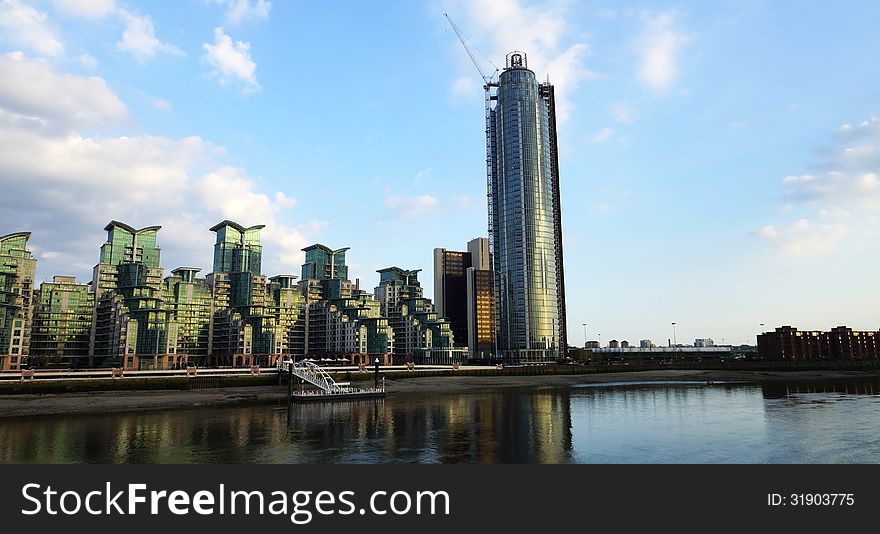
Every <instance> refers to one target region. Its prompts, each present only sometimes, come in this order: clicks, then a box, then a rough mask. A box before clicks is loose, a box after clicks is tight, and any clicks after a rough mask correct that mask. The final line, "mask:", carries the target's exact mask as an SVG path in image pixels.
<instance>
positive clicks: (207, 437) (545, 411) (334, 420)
mask: <svg viewBox="0 0 880 534" xmlns="http://www.w3.org/2000/svg"><path fill="white" fill-rule="evenodd" d="M877 395H880V380H878V379H856V380H837V381H834V380H832V381H809V382H806V381H805V382H788V383H766V384H763V385H758V384H726V385H725V384H716V385H712V386H707V385H706V384H705V383H702V384H693V385H681V384H668V385H662V384H651V385H626V386H622V385H610V386H598V387H596V386H594V387H574V388H564V387H563V388H525V389H506V390H497V391H483V392H478V393H471V394H458V395H454V394H441V393H436V394H407V395H402V394H401V395H393V396H390V397H388V398H387V399H385V400H369V401H359V402H348V403H330V404H296V405H290V406H288V405H286V404H283V405H256V406H242V407H234V408H210V409H196V410H177V411H166V412H147V413H132V414H108V415H92V416H68V417H31V418H22V419H8V420H3V419H0V463H81V462H90V463H387V462H415V463H570V462H595V463H643V462H648V463H667V462H681V461H686V462H699V463H733V462H737V463H738V462H749V463H763V462H774V463H777V462H778V463H785V462H799V461H807V462H822V461H849V462H860V461H863V460H864V459H865V458H868V459H873V460H874V461H876V458H877V457H878V455H880V443H878V442H877V441H876V439H875V437H874V436H875V435H876V430H877V420H878V419H877V417H878V415H880V402H878V399H877ZM835 400H839V402H835ZM817 428H823V429H824V430H823V431H822V432H817V431H816V429H817ZM843 435H845V436H847V437H846V440H843V441H841V439H838V437H839V436H843ZM793 444H796V446H795V445H793ZM817 451H819V452H817Z"/></svg>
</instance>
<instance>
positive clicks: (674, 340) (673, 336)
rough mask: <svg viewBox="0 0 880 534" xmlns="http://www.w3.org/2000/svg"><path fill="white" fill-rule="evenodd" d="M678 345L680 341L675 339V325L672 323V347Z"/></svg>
mask: <svg viewBox="0 0 880 534" xmlns="http://www.w3.org/2000/svg"><path fill="white" fill-rule="evenodd" d="M676 345H678V340H677V339H675V323H672V346H673V347H674V346H676Z"/></svg>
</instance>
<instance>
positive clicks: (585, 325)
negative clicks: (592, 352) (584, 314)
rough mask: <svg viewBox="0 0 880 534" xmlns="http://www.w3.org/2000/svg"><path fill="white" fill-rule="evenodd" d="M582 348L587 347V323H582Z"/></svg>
mask: <svg viewBox="0 0 880 534" xmlns="http://www.w3.org/2000/svg"><path fill="white" fill-rule="evenodd" d="M584 348H587V323H584Z"/></svg>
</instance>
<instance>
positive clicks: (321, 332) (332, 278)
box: [300, 245, 395, 358]
mask: <svg viewBox="0 0 880 534" xmlns="http://www.w3.org/2000/svg"><path fill="white" fill-rule="evenodd" d="M303 251H304V252H305V253H306V258H305V260H306V261H305V263H304V264H303V266H302V274H303V280H302V281H301V282H300V288H301V291H302V295H303V297H304V298H305V299H306V307H307V315H306V328H305V338H306V340H305V342H306V347H307V352H308V354H309V355H310V356H321V357H326V356H331V357H334V356H335V357H345V358H349V357H352V356H354V355H369V356H370V357H372V356H385V355H387V354H390V353H391V352H392V351H393V347H394V343H395V341H394V339H395V338H394V330H393V329H392V327H391V325H390V324H389V321H388V319H387V318H386V317H384V316H383V315H382V311H381V305H380V303H379V302H378V301H377V300H375V299H374V298H373V296H372V295H370V294H368V293H366V292H364V291H361V290H359V289H358V287H357V285H356V284H353V283H352V282H351V281H350V280H348V266H347V265H346V263H345V253H346V251H348V249H347V248H343V249H339V250H333V249H330V248H328V247H325V246H324V245H312V246H310V247H307V248H304V249H303Z"/></svg>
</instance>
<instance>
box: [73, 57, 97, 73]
mask: <svg viewBox="0 0 880 534" xmlns="http://www.w3.org/2000/svg"><path fill="white" fill-rule="evenodd" d="M77 59H78V60H79V64H80V65H82V66H83V67H85V68H86V69H88V70H95V69H96V68H98V60H97V59H95V56H93V55H91V54H80V55H79V58H77Z"/></svg>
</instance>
